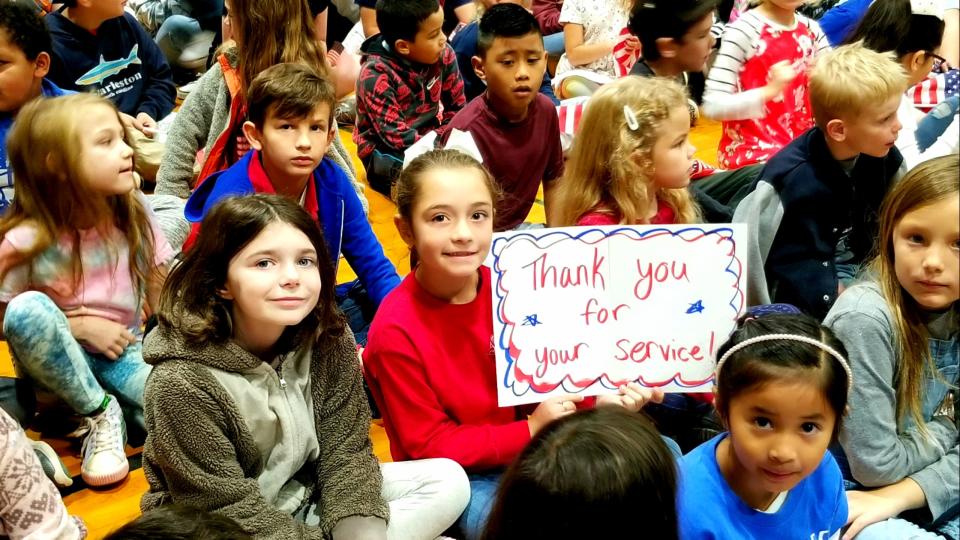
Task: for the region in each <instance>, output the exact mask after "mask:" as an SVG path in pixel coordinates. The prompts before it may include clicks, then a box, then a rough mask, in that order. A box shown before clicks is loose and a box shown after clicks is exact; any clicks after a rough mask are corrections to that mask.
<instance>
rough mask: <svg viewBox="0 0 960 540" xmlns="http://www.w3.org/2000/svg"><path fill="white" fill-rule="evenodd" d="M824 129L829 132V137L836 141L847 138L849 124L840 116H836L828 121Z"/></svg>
mask: <svg viewBox="0 0 960 540" xmlns="http://www.w3.org/2000/svg"><path fill="white" fill-rule="evenodd" d="M823 131H824V133H826V134H827V137H830V138H831V139H833V140H834V141H836V142H843V141H845V140H847V125H846V124H845V123H844V122H843V120H841V119H839V118H834V119H833V120H830V121H829V122H827V127H826V129H824V130H823Z"/></svg>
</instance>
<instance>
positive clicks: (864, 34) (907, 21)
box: [844, 0, 944, 60]
mask: <svg viewBox="0 0 960 540" xmlns="http://www.w3.org/2000/svg"><path fill="white" fill-rule="evenodd" d="M943 27H944V25H943V21H942V20H941V19H939V18H937V17H935V16H933V15H914V14H913V11H912V10H911V8H910V0H881V1H879V2H874V3H873V4H871V5H870V8H869V9H867V13H866V14H865V15H864V16H863V19H862V20H861V21H860V24H859V26H857V28H856V30H854V31H853V33H852V34H850V35H849V36H848V37H847V39H845V40H844V43H845V44H849V43H856V42H858V41H861V40H862V41H863V45H864V47H866V48H868V49H872V50H874V51H877V52H893V53H894V54H896V55H897V59H898V60H899V59H901V58H903V57H904V55H907V54H910V53H914V52H917V51H926V52H933V51H935V50H937V48H939V47H940V42H941V41H942V40H943Z"/></svg>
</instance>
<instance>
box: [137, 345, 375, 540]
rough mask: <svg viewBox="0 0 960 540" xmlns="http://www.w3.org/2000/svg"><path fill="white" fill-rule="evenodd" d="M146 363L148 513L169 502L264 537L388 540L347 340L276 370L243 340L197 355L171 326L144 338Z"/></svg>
mask: <svg viewBox="0 0 960 540" xmlns="http://www.w3.org/2000/svg"><path fill="white" fill-rule="evenodd" d="M143 357H144V360H145V361H146V362H147V363H149V364H153V365H154V368H153V371H152V372H151V374H150V377H149V378H148V379H147V385H146V390H145V396H144V402H145V403H144V416H145V419H146V425H147V433H148V435H147V441H146V443H145V445H144V451H143V469H144V473H145V475H146V478H147V481H148V482H149V484H150V490H149V492H147V493H146V494H145V495H144V496H143V500H142V501H141V508H142V509H143V510H144V511H147V510H149V509H151V508H155V507H157V506H160V505H162V504H166V503H171V502H176V503H181V504H186V505H189V506H195V507H198V508H202V509H204V510H210V511H216V512H220V513H222V514H224V515H226V516H228V517H230V518H233V519H234V520H236V521H237V522H238V523H240V525H241V526H242V527H243V528H244V529H246V530H247V531H248V532H250V533H252V534H253V535H254V536H255V537H256V538H265V539H277V540H279V539H284V540H288V539H298V538H311V539H312V538H316V539H321V538H324V539H325V538H335V539H339V538H348V537H350V538H354V537H356V536H355V535H356V534H358V531H359V532H362V533H363V534H364V535H370V536H363V537H364V538H377V537H382V538H385V534H386V522H385V520H386V519H387V516H388V514H387V512H388V510H387V506H386V504H385V503H384V501H383V499H382V497H381V494H380V493H381V482H382V479H381V475H380V468H379V464H378V462H377V459H376V458H375V457H374V455H373V452H372V446H371V443H370V439H369V436H368V430H369V425H370V410H369V408H368V405H367V401H366V397H365V394H364V392H363V386H362V384H361V374H360V367H359V362H358V360H357V354H356V345H355V343H354V340H353V335H352V334H351V333H350V331H349V329H347V330H346V331H345V333H344V335H343V336H341V337H336V338H329V339H323V338H321V340H320V342H319V343H317V344H315V345H313V346H312V347H311V346H306V347H302V348H301V349H298V350H296V351H293V352H291V353H289V354H288V355H286V357H285V358H283V360H282V362H281V363H279V364H278V365H277V367H276V368H274V367H272V366H271V365H270V364H267V363H265V362H263V361H261V360H260V359H259V358H257V357H255V356H253V355H252V354H250V353H249V352H247V351H246V350H245V349H243V348H241V347H240V346H239V345H237V344H236V343H234V342H233V341H229V342H227V343H222V344H216V343H205V344H203V345H194V344H192V343H188V342H187V341H186V340H185V339H184V338H183V336H182V334H181V333H180V332H178V331H177V330H175V329H171V328H167V327H165V326H163V327H158V328H156V329H155V330H154V331H152V332H151V333H150V334H148V336H147V337H146V338H145V339H144V347H143ZM294 514H297V515H301V516H305V517H304V519H305V521H306V522H307V523H311V525H312V524H313V523H316V526H311V525H308V524H307V523H305V522H304V521H301V520H298V519H296V518H295V517H294ZM311 515H312V516H313V517H314V519H310V518H309V516H311ZM317 518H318V519H317ZM345 530H349V531H350V533H349V535H347V534H341V533H343V532H344V531H345Z"/></svg>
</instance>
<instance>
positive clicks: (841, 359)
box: [714, 334, 853, 394]
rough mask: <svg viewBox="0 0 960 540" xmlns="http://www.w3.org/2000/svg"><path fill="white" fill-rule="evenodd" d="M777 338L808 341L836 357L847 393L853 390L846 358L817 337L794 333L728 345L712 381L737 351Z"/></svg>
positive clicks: (761, 337) (765, 336) (760, 337)
mask: <svg viewBox="0 0 960 540" xmlns="http://www.w3.org/2000/svg"><path fill="white" fill-rule="evenodd" d="M777 340H786V341H799V342H801V343H809V344H810V345H814V346H816V347H819V348H820V349H822V350H823V351H825V352H827V353H828V354H829V355H830V356H832V357H834V358H836V359H837V362H840V365H841V366H843V370H844V371H846V372H847V393H848V394H849V393H850V391H851V390H853V371H852V370H851V369H850V364H849V363H848V362H847V359H846V358H844V357H843V355H842V354H840V353H839V352H837V350H836V349H834V348H833V347H831V346H829V345H827V344H826V343H824V342H822V341H820V340H819V339H813V338H812V337H807V336H798V335H796V334H766V335H762V336H756V337H752V338H750V339H745V340H743V341H741V342H740V343H737V344H736V345H734V346H733V347H730V348H729V349H728V350H727V352H726V353H724V354H723V356H721V357H720V360H718V361H717V371H716V375H715V376H714V381H719V380H720V370H721V369H722V368H723V364H725V363H726V362H727V360H728V359H729V358H730V357H731V356H732V355H733V354H734V353H735V352H737V351H740V350H743V349H744V348H745V347H749V346H750V345H753V344H754V343H761V342H764V341H777Z"/></svg>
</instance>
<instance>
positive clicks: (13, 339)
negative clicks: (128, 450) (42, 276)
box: [3, 291, 150, 427]
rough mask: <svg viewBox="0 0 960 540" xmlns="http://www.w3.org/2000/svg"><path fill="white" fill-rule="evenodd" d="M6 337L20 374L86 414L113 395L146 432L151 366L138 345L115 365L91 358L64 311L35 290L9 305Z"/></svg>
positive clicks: (111, 362) (128, 415) (4, 321)
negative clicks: (146, 392)
mask: <svg viewBox="0 0 960 540" xmlns="http://www.w3.org/2000/svg"><path fill="white" fill-rule="evenodd" d="M3 333H4V334H5V335H6V337H7V343H8V344H9V345H10V352H11V354H12V355H13V359H14V366H15V367H16V369H17V373H18V375H20V376H25V375H26V376H28V377H30V378H31V379H33V380H34V382H36V383H37V384H38V385H40V386H41V387H44V388H46V389H48V390H50V391H51V392H53V393H54V394H56V395H57V397H59V398H60V399H62V400H63V401H64V402H65V403H66V404H67V405H68V406H70V408H72V409H73V410H74V411H76V412H77V413H78V414H83V415H85V414H89V413H91V412H93V411H95V410H96V409H97V408H98V407H99V406H100V404H101V403H103V400H104V398H105V397H106V394H107V393H108V392H109V393H110V394H113V395H114V396H115V397H116V398H117V399H118V400H119V402H120V406H121V408H122V409H123V410H124V415H125V416H126V417H127V418H128V419H129V420H130V421H132V422H134V423H136V424H138V425H139V426H140V427H143V425H144V424H143V388H144V385H145V384H146V382H147V375H149V374H150V366H148V365H147V364H145V363H144V362H143V352H142V346H141V344H140V342H137V343H134V344H133V345H130V346H129V347H127V349H126V350H125V351H124V352H123V355H122V356H121V357H120V358H118V359H117V360H110V359H108V358H107V357H105V356H103V355H100V354H93V353H90V352H88V351H87V350H85V349H84V348H83V347H82V346H80V343H79V342H77V340H76V339H74V337H73V334H71V333H70V324H69V323H68V322H67V317H66V315H64V314H63V312H62V311H60V308H58V307H57V305H56V304H55V303H54V302H53V300H51V299H50V297H48V296H47V295H45V294H43V293H40V292H36V291H29V292H25V293H23V294H20V295H19V296H17V297H15V298H14V299H13V300H11V301H10V303H9V304H7V312H6V315H5V316H4V319H3Z"/></svg>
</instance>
